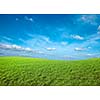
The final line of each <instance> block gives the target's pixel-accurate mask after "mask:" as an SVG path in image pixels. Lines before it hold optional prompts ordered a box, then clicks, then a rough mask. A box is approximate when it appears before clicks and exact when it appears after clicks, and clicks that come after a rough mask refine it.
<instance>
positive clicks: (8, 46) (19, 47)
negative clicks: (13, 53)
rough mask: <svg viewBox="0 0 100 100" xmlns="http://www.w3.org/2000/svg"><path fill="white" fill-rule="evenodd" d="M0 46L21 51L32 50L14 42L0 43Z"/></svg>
mask: <svg viewBox="0 0 100 100" xmlns="http://www.w3.org/2000/svg"><path fill="white" fill-rule="evenodd" d="M0 48H3V49H11V50H18V51H19V50H22V51H33V50H32V49H30V48H24V47H21V46H18V45H16V44H12V45H8V44H0Z"/></svg>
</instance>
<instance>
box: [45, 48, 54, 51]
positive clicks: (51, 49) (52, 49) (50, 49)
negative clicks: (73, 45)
mask: <svg viewBox="0 0 100 100" xmlns="http://www.w3.org/2000/svg"><path fill="white" fill-rule="evenodd" d="M46 49H47V50H48V51H54V50H56V48H46Z"/></svg>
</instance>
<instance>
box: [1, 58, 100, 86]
mask: <svg viewBox="0 0 100 100" xmlns="http://www.w3.org/2000/svg"><path fill="white" fill-rule="evenodd" d="M0 86H100V59H99V58H94V59H88V60H79V61H60V60H47V59H38V58H25V57H0Z"/></svg>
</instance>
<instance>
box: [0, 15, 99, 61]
mask: <svg viewBox="0 0 100 100" xmlns="http://www.w3.org/2000/svg"><path fill="white" fill-rule="evenodd" d="M0 56H28V57H36V58H37V57H38V58H48V59H67V60H76V59H88V58H94V57H100V15H94V14H93V15H92V14H89V15H85V14H82V15H80V14H64V15H62V14H56V15H55V14H53V15H52V14H49V15H46V14H44V15H39V14H37V15H36V14H30V15H27V14H22V15H21V14H19V15H18V14H15V15H12V14H11V15H9V14H8V15H6V14H5V15H2V14H1V15H0Z"/></svg>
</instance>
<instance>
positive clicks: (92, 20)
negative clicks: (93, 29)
mask: <svg viewBox="0 0 100 100" xmlns="http://www.w3.org/2000/svg"><path fill="white" fill-rule="evenodd" d="M96 19H97V16H96V15H82V16H81V17H80V19H79V20H80V21H82V22H84V23H88V24H92V25H97V23H96Z"/></svg>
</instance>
